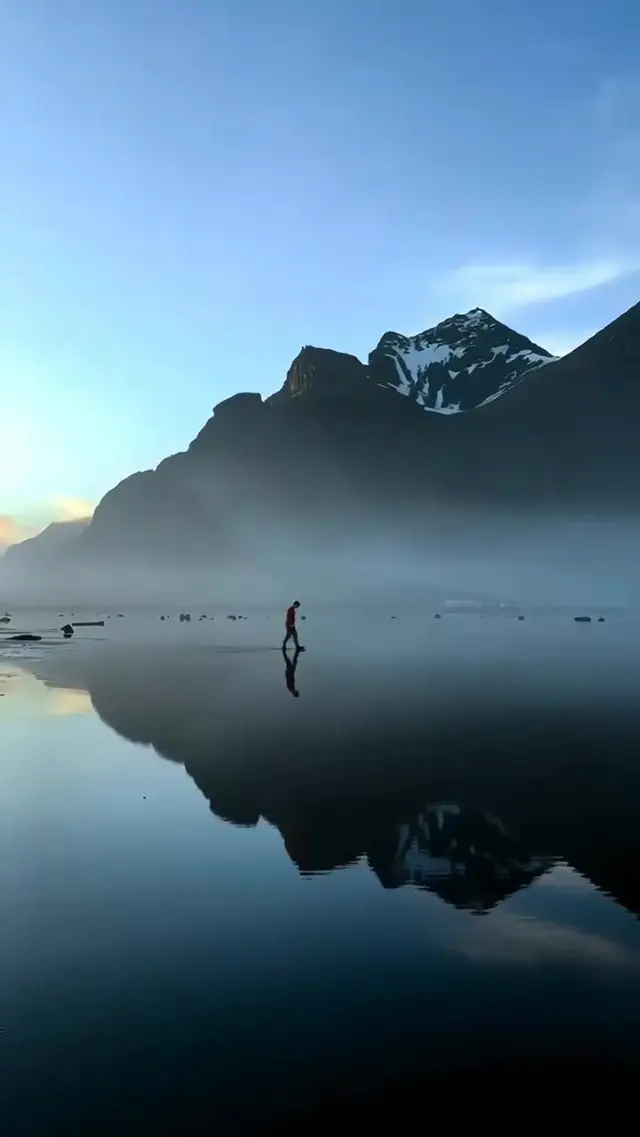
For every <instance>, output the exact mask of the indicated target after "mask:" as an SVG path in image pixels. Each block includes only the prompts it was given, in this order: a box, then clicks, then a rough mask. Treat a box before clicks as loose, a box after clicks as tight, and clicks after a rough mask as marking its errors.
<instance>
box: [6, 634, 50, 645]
mask: <svg viewBox="0 0 640 1137" xmlns="http://www.w3.org/2000/svg"><path fill="white" fill-rule="evenodd" d="M8 638H9V639H10V640H20V642H21V643H35V642H36V641H37V640H41V639H42V636H34V635H32V634H31V632H20V633H19V634H18V635H17V636H9V637H8Z"/></svg>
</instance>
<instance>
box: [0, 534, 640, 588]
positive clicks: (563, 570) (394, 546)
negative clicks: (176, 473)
mask: <svg viewBox="0 0 640 1137" xmlns="http://www.w3.org/2000/svg"><path fill="white" fill-rule="evenodd" d="M394 524H395V528H394ZM394 524H391V525H390V526H389V529H388V530H387V532H386V534H385V536H384V537H382V538H381V537H380V531H379V529H376V531H375V532H373V533H370V532H368V531H367V525H366V518H365V519H363V522H362V526H361V527H360V531H358V529H355V530H354V527H353V526H352V527H351V528H350V529H349V528H345V529H343V530H340V529H330V528H328V527H327V528H325V527H323V526H322V524H318V525H316V526H314V528H313V532H312V533H311V532H310V531H309V532H308V531H307V529H308V526H307V524H306V518H305V517H304V516H303V517H301V518H300V519H299V525H298V529H297V531H296V526H294V527H293V528H291V527H289V528H288V529H286V530H284V531H279V530H277V529H274V528H273V526H271V527H270V526H269V525H268V524H266V523H265V522H264V519H263V520H262V521H256V525H255V526H253V527H252V526H246V528H245V526H244V525H243V527H242V537H241V539H239V542H238V543H239V548H240V549H241V550H242V551H238V550H236V552H228V551H227V552H225V551H224V549H216V547H215V542H214V541H212V542H211V547H210V549H209V550H208V551H207V555H206V556H204V555H203V549H202V539H201V538H199V539H198V542H197V544H194V545H193V546H191V545H190V544H188V543H187V544H185V543H184V541H183V539H182V537H180V536H179V538H178V539H177V540H176V542H175V543H174V540H173V537H172V534H171V531H170V529H169V530H168V531H167V534H166V542H165V548H164V549H163V550H158V551H157V552H156V553H155V554H154V555H151V553H150V552H149V551H147V552H146V553H145V552H144V551H143V550H140V549H139V550H137V552H136V555H135V556H131V555H130V550H129V549H128V548H127V547H126V546H124V547H123V549H122V550H119V549H118V548H117V547H116V548H115V549H112V550H110V552H109V554H108V555H104V556H102V555H101V556H98V555H97V554H93V553H92V554H91V555H88V554H87V553H83V555H82V557H80V558H77V557H75V556H74V557H73V558H72V559H71V560H70V561H68V562H67V561H66V560H64V559H62V560H60V559H58V558H57V557H56V558H55V559H53V560H50V561H48V560H46V559H45V560H44V561H43V562H40V561H39V560H38V559H37V558H36V559H35V560H33V559H29V560H28V561H25V560H23V559H20V558H18V557H15V558H9V557H8V558H7V559H6V562H5V563H4V564H3V560H0V594H1V596H0V602H2V601H4V603H5V604H7V605H10V604H23V605H24V604H26V605H29V604H32V605H33V604H36V605H38V606H39V607H42V606H46V605H47V604H52V605H55V606H59V605H61V604H68V605H73V604H80V603H84V604H93V605H98V606H102V607H106V606H108V605H110V604H111V605H116V606H120V605H122V604H156V603H157V604H161V603H166V604H176V603H177V604H182V603H186V604H202V603H207V604H231V605H234V606H238V605H245V606H247V605H248V606H255V605H275V606H282V605H285V606H286V604H287V603H289V601H290V598H291V597H292V596H300V598H304V600H305V602H306V603H307V604H308V605H312V606H314V605H316V606H317V605H322V604H341V603H350V604H351V603H357V602H362V603H371V602H374V603H376V604H381V605H387V606H388V607H389V609H390V610H392V609H393V608H394V607H397V606H398V605H399V604H400V603H402V602H420V603H422V602H424V603H429V602H430V601H431V600H433V602H434V603H437V601H438V599H439V598H440V599H444V598H447V597H449V596H451V594H456V593H458V594H465V593H466V594H473V595H477V596H478V597H485V598H486V599H487V600H490V601H493V602H499V601H505V602H509V601H516V602H518V603H521V604H525V605H526V604H535V605H540V604H544V605H565V604H567V603H574V602H575V603H576V604H579V605H580V604H582V605H584V604H596V605H597V604H600V605H615V606H617V605H622V606H627V605H628V606H632V607H636V606H637V605H638V603H639V602H640V593H639V589H638V584H637V571H636V570H637V564H638V563H640V526H639V525H638V524H637V523H635V522H633V521H631V520H629V519H615V518H611V519H609V520H607V521H605V520H602V519H589V518H584V519H576V518H572V519H565V520H558V521H554V522H549V521H545V522H542V521H536V520H535V519H530V520H529V521H528V522H527V523H524V522H522V521H519V520H517V519H514V518H511V517H508V516H500V515H495V516H493V518H491V519H490V520H487V519H486V518H484V519H481V520H479V519H478V517H477V515H475V514H469V515H468V516H467V517H466V518H463V519H461V517H460V515H456V516H455V517H454V518H452V517H451V516H450V515H448V514H447V513H439V514H433V516H431V517H429V518H427V519H426V520H422V519H420V520H418V521H417V522H416V523H415V524H413V526H411V525H410V524H409V519H408V518H404V517H401V518H400V519H398V518H396V519H395V523H394ZM276 534H277V538H276ZM236 536H238V535H236Z"/></svg>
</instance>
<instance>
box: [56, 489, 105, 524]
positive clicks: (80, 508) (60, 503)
mask: <svg viewBox="0 0 640 1137" xmlns="http://www.w3.org/2000/svg"><path fill="white" fill-rule="evenodd" d="M52 504H53V512H54V516H53V517H52V521H84V519H85V517H92V516H93V511H94V509H95V503H94V502H92V501H87V499H86V498H83V497H68V496H65V495H62V494H57V495H56V496H55V497H54V498H53V502H52Z"/></svg>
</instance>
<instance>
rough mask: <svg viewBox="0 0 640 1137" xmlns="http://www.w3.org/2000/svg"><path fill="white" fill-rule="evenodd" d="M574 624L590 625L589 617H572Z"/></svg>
mask: <svg viewBox="0 0 640 1137" xmlns="http://www.w3.org/2000/svg"><path fill="white" fill-rule="evenodd" d="M573 618H574V620H575V622H576V624H590V623H591V616H574V617H573Z"/></svg>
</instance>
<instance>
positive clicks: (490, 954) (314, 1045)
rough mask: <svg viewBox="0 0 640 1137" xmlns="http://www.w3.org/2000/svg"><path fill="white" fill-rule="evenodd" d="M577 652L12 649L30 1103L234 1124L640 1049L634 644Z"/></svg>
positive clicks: (10, 995) (7, 973)
mask: <svg viewBox="0 0 640 1137" xmlns="http://www.w3.org/2000/svg"><path fill="white" fill-rule="evenodd" d="M74 647H75V645H74ZM495 654H496V655H499V653H495ZM560 656H561V659H560V666H559V669H558V670H556V668H555V666H553V665H552V664H550V663H549V662H548V661H547V664H546V665H545V666H544V667H543V666H541V662H540V660H538V661H537V663H536V662H535V660H532V659H529V660H526V659H525V658H524V656H523V658H522V659H521V660H520V661H519V662H518V661H517V660H515V661H514V659H513V657H511V658H510V659H504V660H500V659H498V660H497V661H494V665H491V666H489V664H488V662H487V660H486V659H485V661H484V663H483V666H482V667H479V666H478V667H476V665H475V664H473V665H471V664H469V665H468V666H467V665H466V664H464V662H461V661H459V666H458V667H457V668H456V667H454V666H453V664H452V665H451V666H450V667H449V666H448V665H446V663H445V662H444V661H443V660H442V659H440V660H438V661H434V660H433V659H427V658H425V659H424V661H423V662H422V664H421V665H420V666H419V667H416V662H415V658H412V659H411V660H410V661H409V662H408V663H407V664H406V665H405V664H403V663H402V662H401V661H398V660H397V659H394V660H393V661H392V662H391V663H389V662H386V661H385V660H384V658H383V657H382V656H380V657H378V658H377V659H376V660H365V659H360V660H358V659H356V658H355V657H354V656H352V657H350V658H349V659H347V660H340V659H338V658H336V657H329V658H327V657H324V656H319V655H317V654H315V655H314V654H313V653H312V652H308V653H305V654H304V655H303V656H301V657H300V659H299V661H298V666H297V670H296V684H297V685H298V686H299V688H300V691H301V696H300V698H299V699H292V698H291V693H290V690H289V689H288V687H287V684H286V681H285V679H286V676H285V668H284V667H283V661H282V656H281V654H279V653H271V654H270V653H267V652H262V653H257V654H254V655H251V654H250V653H240V652H238V653H233V652H232V653H227V654H226V655H224V658H223V656H221V655H220V654H219V653H215V652H211V653H206V654H203V653H199V654H198V653H196V654H195V655H194V652H193V650H192V649H189V650H184V651H182V652H181V651H179V650H177V649H175V648H174V649H173V650H171V651H170V652H166V653H162V652H160V651H158V650H155V651H153V652H150V651H149V650H148V649H147V648H145V649H144V650H137V649H135V648H134V647H133V646H132V645H128V646H127V648H126V650H115V649H114V650H107V647H106V646H105V648H104V650H103V651H98V652H96V651H95V650H94V649H92V650H91V651H89V650H87V651H83V650H70V651H66V652H64V653H63V652H56V653H51V654H49V655H47V654H46V653H41V654H40V655H39V656H38V655H37V654H32V655H31V656H25V657H24V658H23V659H21V660H20V662H19V664H18V663H17V662H16V661H15V660H12V661H7V660H4V661H2V665H1V666H0V672H1V673H2V674H1V676H0V691H2V693H3V697H2V699H0V729H1V730H2V739H3V744H4V745H3V751H2V758H1V760H0V782H1V789H2V793H1V794H0V896H1V897H2V899H1V901H0V907H1V916H2V926H3V936H2V940H1V942H0V991H1V1001H0V1002H1V1007H2V1012H1V1013H2V1022H1V1023H0V1025H1V1026H2V1028H3V1034H2V1036H1V1039H0V1041H1V1043H2V1049H1V1050H0V1064H1V1065H2V1072H3V1074H7V1075H8V1077H3V1078H2V1080H1V1081H0V1087H1V1088H0V1104H3V1105H4V1106H5V1107H6V1108H7V1109H8V1110H9V1111H14V1112H13V1113H12V1116H16V1113H15V1111H17V1110H18V1109H20V1110H21V1111H22V1113H21V1116H22V1117H23V1121H24V1123H25V1124H28V1125H29V1126H31V1128H29V1129H27V1130H25V1131H27V1132H34V1133H36V1132H43V1131H45V1130H43V1126H46V1124H50V1123H51V1118H54V1119H55V1121H56V1124H63V1123H64V1124H65V1125H68V1126H69V1131H71V1132H75V1131H76V1130H75V1129H74V1128H73V1126H76V1127H77V1131H78V1132H80V1131H82V1129H83V1126H84V1127H86V1125H87V1124H88V1119H89V1118H93V1122H92V1126H91V1130H92V1132H100V1133H101V1132H103V1131H104V1132H105V1133H106V1132H109V1131H110V1129H111V1130H112V1129H113V1126H114V1125H117V1124H119V1123H120V1121H121V1117H122V1110H123V1108H124V1105H123V1103H124V1102H128V1107H127V1108H128V1109H129V1110H130V1111H131V1110H132V1111H133V1113H132V1114H130V1115H131V1116H134V1117H138V1116H139V1118H140V1119H142V1118H143V1117H144V1119H145V1120H144V1125H145V1126H146V1125H147V1123H148V1121H149V1119H150V1118H151V1119H154V1125H153V1131H155V1132H156V1133H162V1132H165V1131H166V1132H169V1131H170V1129H164V1128H162V1126H163V1125H169V1119H171V1118H172V1117H173V1118H174V1121H175V1119H176V1118H179V1119H180V1124H182V1125H185V1126H186V1123H187V1119H188V1116H189V1115H190V1114H189V1111H197V1113H198V1116H200V1117H201V1116H203V1111H204V1112H205V1113H206V1116H207V1117H208V1118H210V1120H211V1124H215V1123H216V1122H223V1121H224V1124H225V1125H229V1126H230V1128H229V1131H233V1125H235V1124H236V1122H237V1123H238V1124H240V1122H241V1121H242V1120H243V1119H244V1121H243V1123H246V1124H247V1125H249V1124H250V1123H253V1121H255V1120H257V1119H262V1120H264V1119H265V1118H268V1117H271V1116H277V1115H279V1112H281V1111H282V1109H283V1102H284V1100H285V1098H286V1101H287V1103H288V1105H287V1108H290V1109H294V1107H296V1106H297V1105H300V1106H302V1105H306V1104H308V1103H309V1102H313V1101H317V1100H321V1099H323V1098H324V1097H325V1096H326V1095H327V1094H328V1092H329V1090H328V1086H329V1085H330V1084H331V1085H333V1086H334V1087H335V1086H337V1087H340V1086H344V1087H349V1088H350V1089H353V1087H357V1086H363V1087H366V1086H367V1085H368V1084H369V1083H370V1082H371V1080H372V1079H374V1080H376V1079H386V1078H388V1079H393V1078H397V1077H400V1076H404V1077H407V1076H409V1075H411V1074H413V1075H417V1073H418V1072H420V1071H422V1072H423V1073H424V1072H425V1071H432V1070H438V1069H456V1068H457V1067H459V1066H461V1065H465V1064H469V1063H470V1062H471V1063H472V1062H473V1061H475V1060H480V1059H482V1061H483V1062H494V1063H496V1064H497V1063H499V1062H500V1061H502V1060H503V1059H504V1057H505V1055H513V1054H514V1053H515V1054H518V1055H522V1056H523V1057H524V1058H526V1059H529V1058H533V1057H535V1056H537V1055H539V1054H541V1053H547V1052H548V1051H549V1050H550V1051H551V1052H553V1053H556V1054H558V1055H560V1056H562V1055H563V1054H572V1055H575V1054H576V1053H577V1054H582V1053H584V1054H585V1055H586V1054H591V1055H596V1056H598V1055H601V1054H608V1055H609V1056H617V1057H618V1058H619V1059H620V1060H622V1059H627V1058H629V1057H630V1056H635V1055H636V1054H637V1038H638V1037H639V1036H640V1035H639V1028H640V923H639V921H638V915H639V913H640V897H639V890H638V886H637V883H636V881H637V878H638V869H639V868H640V838H638V825H637V820H638V804H639V802H640V792H639V790H640V771H639V770H638V768H637V761H636V758H635V755H636V745H635V739H636V738H637V731H636V726H637V722H638V720H637V718H636V711H635V708H634V706H633V703H632V702H630V701H629V699H627V698H626V695H625V691H626V690H627V689H628V688H630V685H631V680H632V679H633V674H632V675H630V674H629V672H630V671H631V672H632V673H634V667H635V664H634V663H633V661H632V655H631V653H629V655H628V656H627V659H626V662H625V674H626V680H625V682H622V683H621V684H618V685H617V686H616V685H615V684H614V683H612V682H611V674H610V673H611V659H610V657H609V656H608V655H607V656H604V657H602V658H597V657H595V656H593V655H592V656H591V657H590V658H586V657H585V655H584V652H583V653H582V657H581V658H579V657H576V661H575V664H576V665H575V668H574V669H573V670H572V671H569V672H568V671H567V666H566V665H567V657H566V655H565V656H564V657H563V656H562V652H560ZM467 663H468V661H467ZM469 668H471V669H469ZM561 674H563V675H565V676H567V675H568V679H567V680H566V682H564V684H562V682H561V679H560V676H561ZM525 680H526V682H525ZM616 691H617V695H616V693H615V692H616ZM479 1040H481V1042H480V1041H479ZM247 1068H250V1069H251V1079H252V1081H251V1085H252V1092H251V1094H250V1095H247V1092H246V1077H247V1073H246V1072H247ZM34 1079H36V1080H37V1084H38V1086H39V1094H38V1096H37V1098H36V1097H34V1095H33V1094H32V1093H31V1092H30V1087H33V1085H34ZM159 1086H160V1087H161V1088H160V1090H159V1089H158V1087H159ZM96 1100H98V1101H99V1102H100V1106H101V1108H100V1119H99V1121H98V1122H96V1119H95V1116H94V1110H95V1102H96ZM132 1103H133V1104H132ZM136 1111H139V1114H138V1113H136ZM230 1119H231V1120H230ZM232 1122H233V1124H232ZM96 1124H97V1126H98V1127H97V1128H96ZM139 1124H140V1127H141V1128H140V1129H139V1131H141V1132H146V1131H147V1130H146V1129H145V1128H144V1127H143V1121H142V1120H140V1122H139ZM100 1125H102V1126H103V1129H100ZM21 1131H22V1130H21ZM85 1131H86V1128H85ZM148 1131H152V1128H149V1130H148ZM185 1131H187V1130H186V1129H185ZM8 1132H11V1130H10V1129H9V1130H8Z"/></svg>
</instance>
